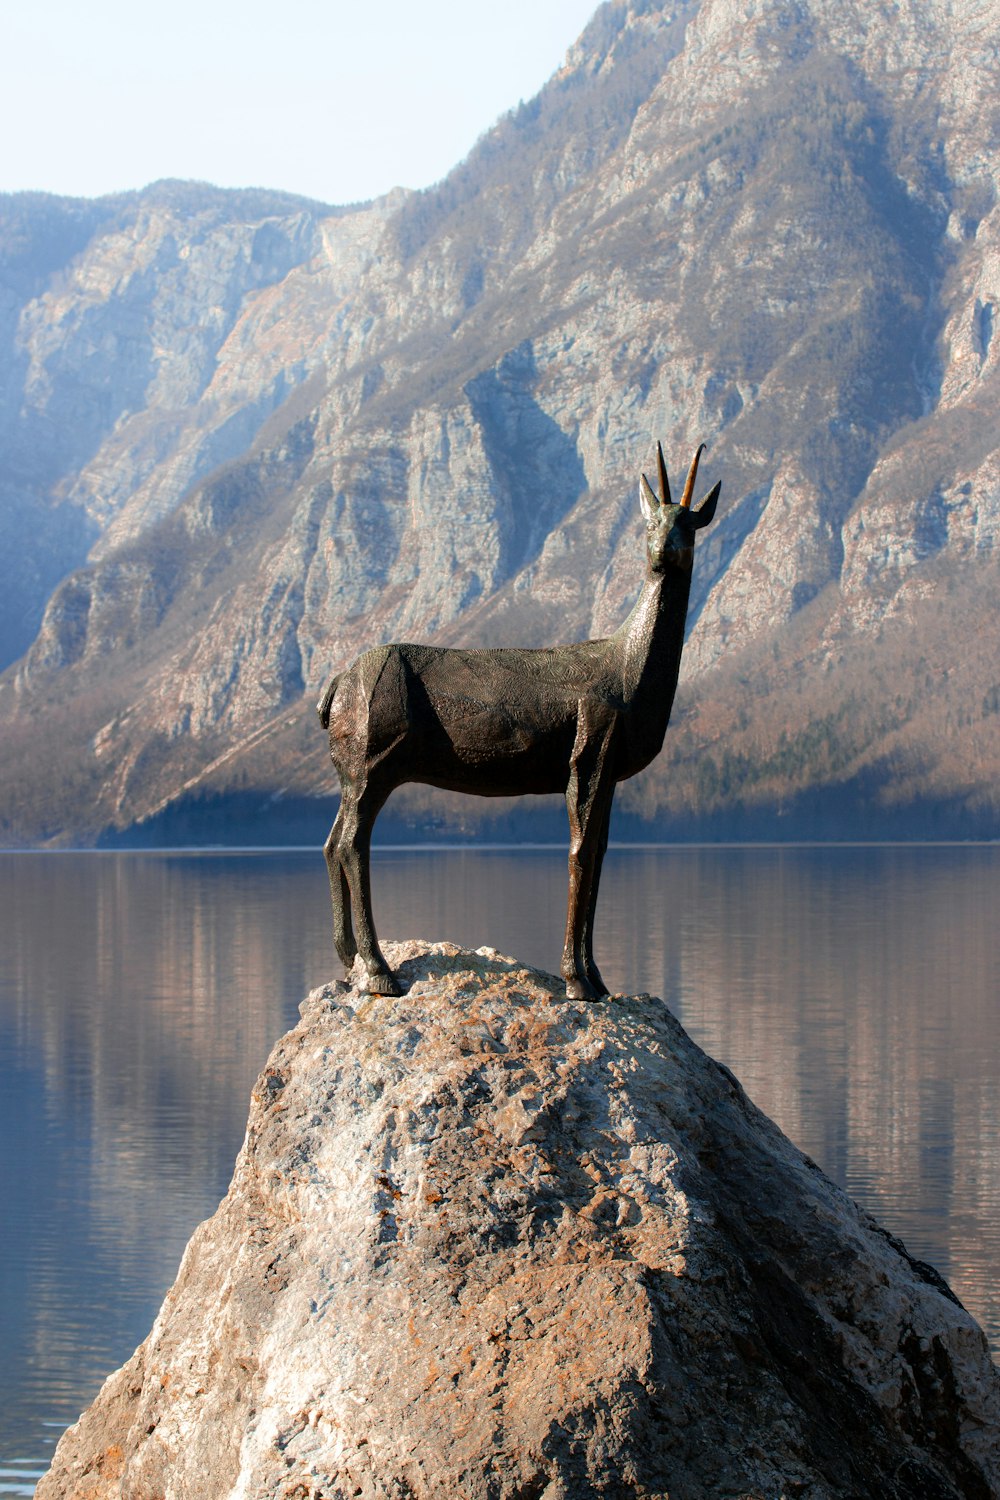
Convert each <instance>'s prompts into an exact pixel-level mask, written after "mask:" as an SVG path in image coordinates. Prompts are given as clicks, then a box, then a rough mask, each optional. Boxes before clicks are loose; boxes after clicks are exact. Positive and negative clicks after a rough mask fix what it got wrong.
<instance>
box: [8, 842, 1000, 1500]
mask: <svg viewBox="0 0 1000 1500" xmlns="http://www.w3.org/2000/svg"><path fill="white" fill-rule="evenodd" d="M374 879H375V887H376V902H377V915H378V919H379V928H380V931H381V932H382V933H383V934H384V935H385V936H386V937H387V938H390V937H406V936H414V935H422V936H429V937H448V938H452V939H453V940H455V941H457V942H464V943H468V944H470V945H473V946H478V945H479V944H481V943H484V942H485V943H489V944H490V945H492V946H494V947H497V948H499V949H501V950H503V951H507V952H516V953H518V954H519V955H520V956H522V957H523V958H526V959H527V960H528V961H529V962H532V963H537V964H540V965H542V966H544V967H548V968H554V967H556V966H557V963H558V958H559V951H560V947H561V936H562V926H563V921H564V911H565V883H566V877H565V861H564V856H563V854H562V853H561V852H555V851H553V852H548V851H537V852H474V851H454V852H451V853H448V854H441V853H438V854H434V855H430V854H423V853H416V852H407V853H391V852H382V853H380V854H379V855H378V856H377V857H376V863H375V870H374ZM998 895H1000V851H998V850H996V849H993V848H971V849H970V848H964V849H866V850H858V849H852V850H844V849H833V850H830V849H825V850H796V849H784V850H778V849H736V850H724V849H723V850H720V849H711V850H710V849H687V850H684V849H678V850H667V851H653V850H642V851H622V850H612V851H611V852H610V853H609V855H608V859H607V864H606V873H605V877H604V890H603V892H602V904H601V910H600V913H599V919H598V935H597V936H598V944H597V946H598V955H599V958H600V961H601V965H602V969H603V971H604V974H605V977H606V978H607V979H608V981H609V982H610V983H611V984H612V986H613V987H615V988H619V989H631V990H635V989H645V990H649V991H652V992H654V993H657V994H660V995H662V996H663V997H664V998H665V999H666V1001H667V1003H668V1004H670V1005H671V1007H672V1008H673V1009H674V1010H676V1011H677V1013H678V1014H679V1015H680V1016H681V1018H682V1019H683V1021H684V1023H685V1025H686V1026H687V1027H688V1029H689V1030H690V1031H691V1032H692V1034H693V1035H694V1036H695V1037H696V1038H697V1039H698V1040H699V1041H700V1042H701V1044H702V1045H703V1046H704V1047H705V1048H706V1049H707V1050H708V1051H709V1052H711V1053H712V1054H713V1055H714V1056H716V1057H719V1058H720V1059H722V1060H724V1061H726V1062H728V1063H729V1064H730V1065H731V1066H732V1067H733V1068H734V1069H735V1071H736V1072H737V1073H738V1074H739V1076H740V1077H741V1079H742V1080H743V1082H744V1085H745V1086H746V1088H747V1091H748V1092H749V1093H750V1095H751V1097H753V1098H754V1099H755V1100H756V1102H757V1103H758V1104H759V1105H760V1106H761V1108H763V1109H764V1110H766V1111H767V1113H769V1114H771V1115H772V1116H773V1117H774V1118H775V1119H776V1120H777V1121H778V1122H779V1123H780V1124H781V1126H782V1128H783V1129H784V1130H785V1131H786V1132H787V1133H788V1134H789V1135H790V1136H791V1137H792V1139H793V1140H795V1141H796V1142H797V1143H798V1144H799V1145H800V1146H801V1147H802V1148H803V1149H804V1150H805V1151H807V1152H808V1153H809V1154H810V1155H812V1156H813V1157H815V1158H816V1160H817V1161H819V1162H820V1163H821V1164H822V1165H823V1166H824V1168H825V1169H826V1170H827V1171H828V1172H830V1173H831V1175H832V1176H834V1177H835V1178H837V1180H838V1181H840V1182H842V1183H843V1184H844V1185H846V1186H847V1188H848V1190H849V1191H850V1192H852V1193H853V1194H854V1195H855V1196H856V1197H858V1198H859V1199H860V1200H861V1201H863V1202H864V1203H866V1205H867V1206H869V1207H870V1208H871V1209H872V1211H873V1212H874V1213H875V1214H876V1215H877V1216H878V1217H879V1218H880V1219H881V1220H882V1221H883V1222H884V1223H885V1224H886V1225H887V1226H888V1227H889V1228H891V1229H892V1230H893V1231H894V1232H896V1233H897V1234H899V1235H900V1236H901V1237H902V1238H903V1239H904V1240H905V1241H906V1243H907V1245H908V1247H909V1248H910V1250H911V1251H912V1252H913V1253H914V1254H916V1255H919V1256H921V1257H923V1258H925V1259H928V1260H931V1261H932V1262H934V1263H935V1264H936V1265H937V1266H938V1267H939V1268H940V1269H941V1270H942V1271H943V1272H944V1273H945V1274H946V1275H947V1276H948V1277H949V1279H950V1280H951V1281H952V1283H953V1285H954V1286H955V1288H956V1290H957V1291H958V1293H959V1295H960V1296H961V1297H962V1299H963V1300H964V1301H965V1302H966V1303H967V1305H968V1306H969V1307H970V1308H971V1309H972V1310H973V1311H974V1312H975V1313H976V1315H977V1316H978V1317H979V1318H980V1320H981V1321H982V1322H983V1323H984V1326H986V1327H987V1330H988V1332H989V1333H990V1335H991V1337H992V1339H993V1340H994V1346H995V1347H997V1345H1000V1291H998V1269H1000V1152H998V1150H997V1146H998V1140H997V1136H998V1133H1000V1123H998V1122H1000V1108H998V1105H1000V1098H998V1093H1000V1087H998V1082H997V1077H996V1065H995V1060H996V1058H997V1056H998V1055H1000V1045H998V1044H1000V1015H998V1013H997V1007H996V1004H995V997H996V980H995V976H996V974H997V973H1000V936H998V932H997V928H996V925H995V921H994V917H993V913H994V912H995V910H996V908H997V904H998V902H997V897H998ZM0 909H2V910H3V913H4V940H3V944H2V947H0V1045H2V1048H3V1053H2V1056H3V1059H4V1082H5V1086H4V1088H3V1090H2V1091H0V1125H2V1129H3V1133H4V1140H5V1142H6V1143H7V1149H6V1150H5V1152H4V1153H3V1165H2V1167H0V1171H2V1174H3V1176H2V1181H0V1191H2V1193H3V1202H4V1204H5V1206H6V1209H7V1214H8V1221H7V1222H8V1226H9V1232H8V1234H7V1236H6V1241H7V1243H6V1246H5V1255H4V1257H3V1258H2V1260H0V1275H2V1278H3V1283H2V1289H0V1290H2V1302H3V1313H2V1317H3V1320H4V1326H3V1330H2V1332H3V1347H4V1349H5V1351H7V1358H6V1360H5V1362H4V1368H3V1369H2V1370H0V1383H2V1385H0V1460H2V1461H3V1467H5V1468H8V1467H11V1465H10V1464H9V1461H8V1460H9V1459H10V1458H12V1457H14V1456H20V1457H25V1456H27V1457H34V1458H36V1459H37V1458H38V1457H39V1456H41V1458H42V1459H44V1457H45V1456H46V1448H45V1443H46V1438H47V1436H49V1437H51V1435H52V1432H53V1429H44V1428H43V1427H42V1425H41V1424H42V1422H44V1421H49V1422H54V1423H56V1424H58V1425H57V1428H56V1429H55V1431H57V1430H58V1426H59V1425H62V1424H63V1423H65V1422H67V1421H70V1420H72V1419H73V1418H75V1416H76V1415H77V1414H78V1412H79V1410H80V1409H81V1407H82V1406H83V1405H84V1404H85V1403H86V1402H87V1401H88V1400H89V1399H91V1397H92V1396H93V1394H94V1392H95V1391H96V1389H97V1387H98V1385H99V1384H100V1381H101V1379H102V1378H103V1376H104V1375H105V1374H106V1373H107V1372H108V1371H109V1370H111V1369H112V1368H114V1367H115V1366H117V1365H118V1364H120V1363H121V1361H122V1360H123V1359H124V1358H126V1357H127V1356H128V1354H130V1353H131V1350H132V1348H133V1347H134V1345H135V1344H136V1343H137V1342H138V1341H139V1340H140V1339H141V1338H142V1337H144V1336H145V1333H146V1332H147V1331H148V1328H149V1325H150V1323H151V1321H152V1318H153V1315H154V1313H155V1311H156V1308H157V1307H158V1305H159V1301H160V1298H161V1297H162V1294H163V1291H164V1289H165V1287H166V1286H167V1285H168V1284H169V1282H170V1281H171V1280H172V1278H173V1276H174V1274H175V1271H176V1267H177V1262H178V1259H179V1256H180V1253H181V1251H182V1249H183V1246H184V1244H185V1242H186V1240H187V1238H188V1236H189V1234H190V1232H191V1229H192V1228H193V1227H194V1225H195V1224H196V1223H197V1222H198V1221H199V1220H200V1219H201V1218H203V1217H204V1216H205V1215H206V1214H207V1213H210V1212H211V1211H212V1210H213V1209H214V1207H215V1204H216V1202H217V1201H218V1198H219V1197H220V1196H221V1194H222V1193H223V1192H224V1191H225V1187H226V1184H227V1182H228V1179H229V1174H230V1171H231V1168H232V1162H233V1158H234V1156H235V1153H236V1151H237V1149H238V1146H239V1142H240V1140H241V1137H242V1132H243V1127H244V1124H245V1119H246V1103H247V1096H248V1093H249V1088H250V1085H251V1083H252V1080H253V1078H254V1076H255V1074H256V1072H257V1071H258V1070H259V1068H260V1066H261V1065H262V1063H263V1061H264V1059H265V1057H266V1056H267V1053H268V1051H269V1049H270V1047H271V1045H272V1044H273V1041H274V1039H275V1038H276V1037H277V1035H278V1034H279V1033H280V1032H281V1031H282V1030H283V1029H285V1028H286V1027H287V1026H288V1025H290V1024H291V1023H292V1022H293V1021H294V1019H295V1017H296V1012H297V1006H298V1002H299V1000H300V999H301V997H302V995H303V994H304V993H305V992H306V990H308V989H309V988H311V987H312V986H314V985H316V984H318V983H320V982H322V981H323V980H324V979H325V978H327V977H329V975H330V974H331V973H332V972H333V971H334V966H333V962H332V951H331V945H330V938H329V917H328V898H327V892H326V883H325V877H324V873H323V868H322V861H321V859H320V857H319V856H318V855H317V854H274V853H269V854H266V855H264V854H262V855H218V854H212V855H208V854H206V855H170V856H156V855H136V854H131V855H79V856H77V855H4V856H0ZM17 1484H18V1480H17V1479H16V1478H14V1479H11V1478H8V1477H7V1476H4V1475H0V1493H3V1492H4V1489H5V1486H6V1488H7V1492H8V1493H15V1492H22V1493H23V1492H25V1491H24V1490H23V1487H22V1489H21V1490H20V1491H17V1490H16V1488H11V1487H12V1486H16V1485H17Z"/></svg>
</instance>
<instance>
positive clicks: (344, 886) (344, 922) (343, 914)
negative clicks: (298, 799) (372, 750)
mask: <svg viewBox="0 0 1000 1500" xmlns="http://www.w3.org/2000/svg"><path fill="white" fill-rule="evenodd" d="M343 812H344V803H343V798H341V803H340V810H339V811H338V813H337V816H336V818H335V819H334V823H333V827H332V828H331V829H330V837H329V838H328V839H327V841H326V843H325V844H324V845H323V856H324V858H325V859H326V871H327V874H328V875H329V877H330V899H331V901H332V903H333V941H334V944H335V945H336V949H337V953H338V955H339V958H340V961H341V963H342V964H343V965H344V973H345V974H350V972H351V969H352V967H353V964H354V959H355V957H356V955H357V951H358V945H357V943H356V942H355V940H354V927H353V925H352V923H351V888H350V886H349V885H348V883H347V876H346V875H345V873H344V865H343V861H342V859H341V855H340V839H341V834H342V832H343V827H344V820H343Z"/></svg>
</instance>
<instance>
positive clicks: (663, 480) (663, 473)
mask: <svg viewBox="0 0 1000 1500" xmlns="http://www.w3.org/2000/svg"><path fill="white" fill-rule="evenodd" d="M656 462H657V465H658V467H659V471H660V501H661V503H662V504H663V505H670V504H671V503H672V502H671V499H670V481H669V479H668V478H667V461H666V459H665V458H664V457H663V444H662V443H657V445H656Z"/></svg>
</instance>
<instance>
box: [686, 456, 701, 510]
mask: <svg viewBox="0 0 1000 1500" xmlns="http://www.w3.org/2000/svg"><path fill="white" fill-rule="evenodd" d="M704 451H705V444H704V443H699V444H698V451H697V453H696V454H695V456H694V458H693V459H692V460H691V467H690V469H689V470H688V477H687V481H686V483H685V485H684V493H683V495H682V496H681V506H682V507H683V509H684V510H688V509H689V508H690V505H691V497H692V496H693V494H694V482H695V478H696V477H697V474H698V460H699V459H700V458H701V455H702V454H703V453H704Z"/></svg>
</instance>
